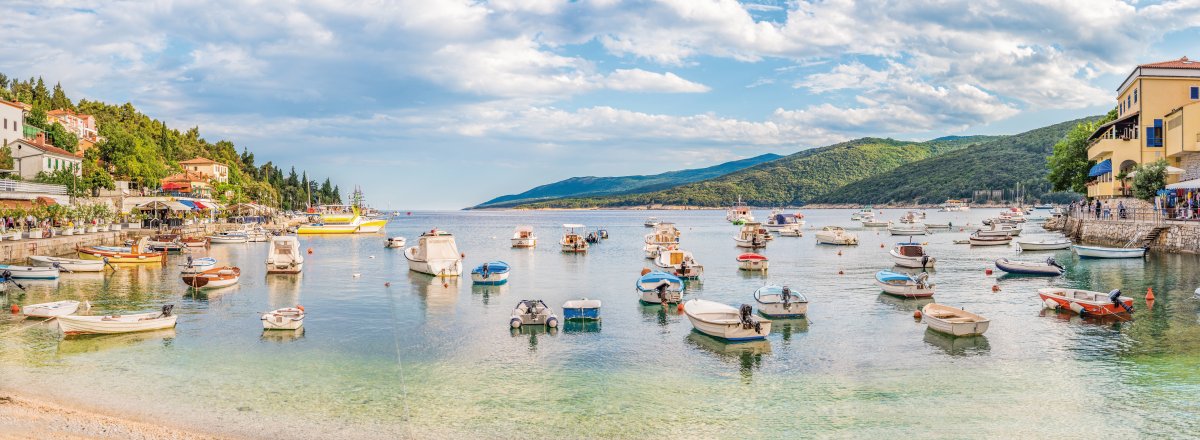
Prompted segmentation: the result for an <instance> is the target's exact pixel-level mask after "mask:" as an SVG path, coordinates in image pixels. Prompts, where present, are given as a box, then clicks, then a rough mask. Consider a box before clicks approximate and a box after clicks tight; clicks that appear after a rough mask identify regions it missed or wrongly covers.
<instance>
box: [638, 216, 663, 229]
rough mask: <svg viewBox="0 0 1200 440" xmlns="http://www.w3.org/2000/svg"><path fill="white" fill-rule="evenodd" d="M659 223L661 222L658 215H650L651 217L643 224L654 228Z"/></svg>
mask: <svg viewBox="0 0 1200 440" xmlns="http://www.w3.org/2000/svg"><path fill="white" fill-rule="evenodd" d="M659 223H661V222H659V221H658V217H650V218H648V219H646V221H645V222H643V223H642V224H643V225H646V227H647V228H653V227H655V226H658V224H659Z"/></svg>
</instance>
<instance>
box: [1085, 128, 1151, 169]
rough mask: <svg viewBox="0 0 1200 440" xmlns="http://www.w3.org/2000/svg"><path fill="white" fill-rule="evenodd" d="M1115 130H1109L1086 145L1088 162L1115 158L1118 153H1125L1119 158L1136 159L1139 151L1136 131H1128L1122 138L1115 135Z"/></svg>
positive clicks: (1139, 146) (1139, 145)
mask: <svg viewBox="0 0 1200 440" xmlns="http://www.w3.org/2000/svg"><path fill="white" fill-rule="evenodd" d="M1116 132H1117V130H1116V128H1115V127H1114V128H1112V129H1110V130H1109V131H1108V132H1106V133H1105V134H1103V135H1101V136H1100V137H1099V138H1096V139H1095V140H1093V141H1092V144H1091V145H1088V160H1092V161H1097V162H1099V161H1101V160H1103V159H1105V158H1111V157H1114V156H1117V155H1118V154H1116V153H1118V152H1122V151H1123V152H1126V154H1123V155H1121V156H1130V157H1138V156H1139V154H1138V152H1139V151H1140V149H1141V144H1140V143H1139V142H1138V138H1137V136H1136V133H1137V130H1129V131H1125V132H1124V136H1117V135H1116Z"/></svg>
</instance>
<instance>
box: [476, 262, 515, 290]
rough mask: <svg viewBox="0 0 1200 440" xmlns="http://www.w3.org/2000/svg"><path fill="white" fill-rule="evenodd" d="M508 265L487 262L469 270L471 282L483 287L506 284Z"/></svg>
mask: <svg viewBox="0 0 1200 440" xmlns="http://www.w3.org/2000/svg"><path fill="white" fill-rule="evenodd" d="M508 271H509V268H508V263H505V262H503V261H489V262H487V263H483V264H480V265H479V266H477V267H476V268H475V269H472V270H471V281H473V282H474V283H475V284H480V285H484V286H497V285H500V284H504V283H507V282H508Z"/></svg>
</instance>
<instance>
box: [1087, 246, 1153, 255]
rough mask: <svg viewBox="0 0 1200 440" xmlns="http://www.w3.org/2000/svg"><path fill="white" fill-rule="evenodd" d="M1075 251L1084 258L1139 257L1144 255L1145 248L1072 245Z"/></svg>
mask: <svg viewBox="0 0 1200 440" xmlns="http://www.w3.org/2000/svg"><path fill="white" fill-rule="evenodd" d="M1072 248H1074V249H1075V253H1076V254H1079V256H1080V257H1086V258H1141V257H1143V256H1145V255H1146V249H1144V248H1135V249H1126V248H1106V247H1097V246H1080V245H1073V246H1072Z"/></svg>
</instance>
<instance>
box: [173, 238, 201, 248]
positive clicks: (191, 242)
mask: <svg viewBox="0 0 1200 440" xmlns="http://www.w3.org/2000/svg"><path fill="white" fill-rule="evenodd" d="M179 242H180V243H183V245H184V246H187V247H190V248H205V247H208V237H188V238H181V239H179Z"/></svg>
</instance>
